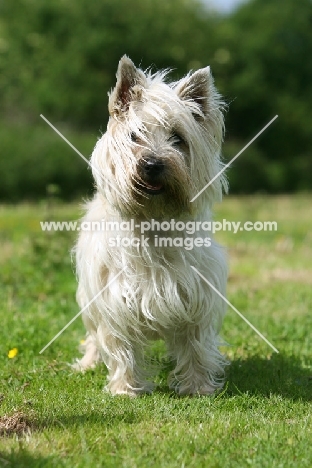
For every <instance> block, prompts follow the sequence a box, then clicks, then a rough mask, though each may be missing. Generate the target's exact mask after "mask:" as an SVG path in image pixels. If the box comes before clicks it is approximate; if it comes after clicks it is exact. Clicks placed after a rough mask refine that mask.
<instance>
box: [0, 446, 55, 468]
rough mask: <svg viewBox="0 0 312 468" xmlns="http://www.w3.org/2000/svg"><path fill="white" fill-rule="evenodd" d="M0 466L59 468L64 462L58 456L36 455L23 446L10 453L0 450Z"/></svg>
mask: <svg viewBox="0 0 312 468" xmlns="http://www.w3.org/2000/svg"><path fill="white" fill-rule="evenodd" d="M0 466H1V467H3V468H5V467H14V468H45V467H47V468H54V467H55V468H61V467H62V466H64V464H63V462H62V460H61V459H60V458H59V457H54V456H48V457H42V456H40V455H39V456H36V455H33V454H31V453H30V452H28V450H26V449H25V448H20V449H19V450H16V451H13V452H12V453H10V454H2V453H1V452H0Z"/></svg>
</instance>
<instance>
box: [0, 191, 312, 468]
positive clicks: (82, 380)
mask: <svg viewBox="0 0 312 468" xmlns="http://www.w3.org/2000/svg"><path fill="white" fill-rule="evenodd" d="M78 217H79V206H78V204H77V205H60V204H55V205H51V204H46V203H42V204H39V205H26V204H24V205H17V206H14V207H13V206H2V207H1V208H0V228H1V230H0V241H1V244H0V245H1V247H0V249H1V250H0V271H1V289H0V311H1V312H0V314H1V328H2V339H1V343H0V355H1V361H0V362H1V363H0V366H1V367H0V385H1V388H0V415H1V418H0V466H1V467H2V466H3V467H14V468H20V467H27V468H28V467H31V468H37V467H38V468H41V467H57V468H59V467H66V468H67V467H68V468H76V467H77V468H78V467H92V468H96V467H99V468H100V467H127V468H128V467H140V468H141V467H196V468H197V467H216V468H217V467H220V468H221V467H222V468H226V467H231V468H233V467H234V468H235V467H249V466H251V467H259V468H266V467H268V468H272V467H279V468H280V467H281V468H282V467H293V466H298V467H300V468H303V467H310V466H311V464H312V443H311V442H312V416H311V413H312V410H311V401H312V369H311V365H312V356H311V329H312V315H311V285H312V267H311V265H312V242H311V240H312V230H311V219H312V203H311V196H308V195H306V196H296V197H286V196H285V197H266V196H257V197H252V198H231V197H229V198H228V199H226V200H225V201H224V203H223V204H221V205H220V206H218V207H217V210H216V219H218V220H222V219H223V218H226V219H227V220H233V221H238V220H240V221H244V220H248V221H256V220H276V221H277V222H278V231H277V232H255V231H252V232H238V233H237V234H236V235H235V234H233V233H231V232H222V233H218V236H217V237H218V238H219V240H220V241H221V242H222V243H223V244H225V245H226V246H227V247H228V252H229V263H230V276H229V284H228V298H229V300H230V301H231V303H232V304H234V305H235V306H236V308H237V309H238V310H240V311H241V312H242V313H243V314H244V315H245V316H246V317H247V318H248V319H249V320H250V321H251V322H252V323H253V324H254V325H255V326H256V327H257V328H258V329H259V330H260V331H261V332H262V333H263V334H264V335H265V336H266V337H267V338H268V339H269V340H270V341H271V342H272V343H273V344H274V346H276V347H277V348H278V350H279V354H276V353H274V352H273V351H272V350H271V348H269V347H268V345H267V344H266V343H264V342H263V341H262V340H261V339H260V338H259V337H258V336H257V335H256V334H255V333H254V332H253V331H252V330H251V329H250V328H249V327H248V326H247V325H246V324H245V322H243V321H242V320H241V319H240V318H239V317H238V316H237V315H236V314H235V313H234V312H233V311H232V310H231V309H229V310H228V315H227V317H226V320H225V322H224V327H223V331H222V333H223V337H224V339H225V340H226V341H227V342H228V343H230V345H229V346H228V347H226V348H224V351H225V353H226V354H227V355H228V357H229V359H230V361H231V365H230V366H229V368H228V375H227V383H226V385H225V387H224V390H223V391H222V392H220V393H219V394H218V395H216V396H214V397H201V398H200V397H198V398H189V397H185V398H179V397H177V396H176V395H174V394H173V393H171V392H170V391H169V389H168V388H167V387H166V372H167V371H166V362H164V365H163V368H162V370H161V372H160V375H159V377H158V383H159V386H158V389H157V391H156V392H155V393H154V394H153V395H152V396H143V397H140V398H137V399H129V398H128V397H111V396H110V395H108V394H105V393H104V392H103V391H102V388H103V385H104V381H105V374H106V371H105V368H104V366H99V367H98V368H97V369H95V370H93V371H89V372H87V373H85V374H77V373H73V372H72V370H71V369H70V367H69V366H68V363H70V362H72V361H73V360H74V358H75V357H77V356H78V352H77V346H78V344H79V341H80V339H82V338H83V336H84V331H83V326H82V323H81V320H79V319H78V320H76V321H75V322H74V323H73V324H72V325H71V326H70V328H68V329H67V330H66V331H65V332H64V333H63V334H62V335H61V336H60V337H59V338H58V339H57V340H56V341H55V342H54V343H53V344H52V345H51V346H50V347H49V348H48V349H47V350H46V351H45V352H44V353H43V354H41V355H40V354H39V351H40V350H41V349H42V348H43V346H44V345H45V344H47V343H48V342H49V341H50V339H51V338H52V337H53V336H54V335H55V334H56V333H57V332H58V331H59V330H60V329H61V328H62V327H63V326H65V325H66V324H67V322H68V321H69V320H70V319H71V318H72V317H73V316H74V315H75V314H76V313H77V312H78V308H77V305H76V303H75V289H76V280H75V276H74V272H73V267H72V264H71V260H70V249H71V246H72V244H73V242H74V238H75V233H68V232H67V233H65V232H63V233H62V232H57V233H49V234H48V233H42V232H41V231H40V226H39V220H44V219H50V218H51V219H55V220H66V219H77V218H78ZM14 348H17V350H18V353H17V355H16V356H15V357H12V358H9V357H8V353H9V351H10V350H13V349H14ZM161 350H162V348H161V346H160V347H159V346H158V345H157V346H155V348H154V354H155V356H160V357H161V356H162V355H161ZM13 354H14V353H13Z"/></svg>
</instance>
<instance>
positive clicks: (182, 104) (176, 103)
mask: <svg viewBox="0 0 312 468" xmlns="http://www.w3.org/2000/svg"><path fill="white" fill-rule="evenodd" d="M166 75H167V72H166V71H165V72H158V73H156V74H154V75H153V74H151V73H150V72H149V71H148V72H146V73H144V72H143V71H142V70H140V69H138V68H136V67H135V66H134V64H133V63H132V61H131V60H130V59H129V58H128V57H126V56H124V57H122V59H121V60H120V62H119V66H118V70H117V83H116V86H115V88H114V89H113V91H112V92H111V93H110V95H109V112H110V119H109V122H108V127H107V132H106V133H105V134H104V135H103V136H102V138H101V139H100V140H99V141H98V143H97V145H96V147H95V149H94V152H93V155H92V159H91V164H92V168H93V175H94V178H95V180H96V184H97V188H98V190H99V191H100V192H101V193H102V194H103V195H104V196H105V198H106V199H107V200H108V202H109V203H110V204H111V205H113V206H114V207H115V208H116V209H118V210H119V211H120V212H121V213H122V215H123V216H132V215H135V216H141V217H142V218H144V217H147V218H151V217H154V218H164V217H170V216H180V215H182V214H191V213H193V214H195V213H196V212H198V211H202V210H203V209H204V207H206V208H209V207H211V205H212V203H213V202H214V201H216V200H220V199H221V196H222V185H224V183H225V180H224V178H223V177H222V176H221V177H219V178H216V180H215V181H214V182H213V183H212V184H211V185H210V186H209V187H208V188H207V189H206V190H205V191H204V192H203V193H202V194H201V195H200V196H199V197H198V198H197V199H196V200H195V201H194V202H193V203H192V202H191V200H192V198H193V197H195V196H196V194H197V193H198V192H199V191H200V190H201V189H202V188H203V187H204V186H205V185H207V184H208V183H209V181H210V180H212V179H213V177H214V176H216V175H217V174H218V173H219V171H220V170H221V163H220V148H221V143H222V136H223V114H222V107H223V104H222V101H221V99H220V96H219V94H218V93H217V91H216V89H215V87H214V85H213V79H212V77H211V74H210V69H209V67H207V68H203V69H201V70H198V71H196V72H194V73H192V74H191V73H190V74H188V75H187V76H186V77H184V78H183V79H182V80H180V81H178V82H175V83H170V84H167V83H166V81H165V78H166Z"/></svg>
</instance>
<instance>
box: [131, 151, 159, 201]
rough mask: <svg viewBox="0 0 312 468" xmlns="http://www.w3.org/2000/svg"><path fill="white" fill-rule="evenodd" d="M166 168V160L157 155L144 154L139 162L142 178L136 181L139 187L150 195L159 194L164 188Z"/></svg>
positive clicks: (139, 172) (139, 171)
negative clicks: (163, 181)
mask: <svg viewBox="0 0 312 468" xmlns="http://www.w3.org/2000/svg"><path fill="white" fill-rule="evenodd" d="M164 169H165V164H164V162H163V161H162V160H161V159H159V158H157V157H156V156H153V155H151V156H144V157H143V158H142V159H140V161H139V162H138V174H139V176H140V179H139V180H138V181H137V182H136V184H137V186H138V189H139V190H141V191H143V192H145V193H148V194H150V195H157V194H159V193H161V192H162V191H163V189H164V187H163V184H162V181H161V179H162V175H163V172H164Z"/></svg>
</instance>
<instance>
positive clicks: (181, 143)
mask: <svg viewBox="0 0 312 468" xmlns="http://www.w3.org/2000/svg"><path fill="white" fill-rule="evenodd" d="M222 108H223V103H222V101H221V99H220V96H219V94H218V93H217V91H216V89H215V87H214V85H213V79H212V77H211V74H210V69H209V67H207V68H203V69H201V70H198V71H196V72H194V73H192V74H188V75H187V76H186V77H184V78H183V79H182V80H180V81H178V82H176V83H170V84H168V83H166V72H159V73H156V74H154V75H152V74H151V72H149V71H148V72H146V73H144V72H143V71H142V70H140V69H137V68H136V67H135V66H134V64H133V63H132V61H131V60H130V59H129V58H128V57H126V56H124V57H123V58H122V59H121V60H120V63H119V66H118V71H117V83H116V86H115V88H114V90H113V91H112V92H111V94H110V96H109V112H110V119H109V122H108V127H107V132H106V133H105V134H104V135H103V136H102V137H101V139H100V140H99V141H98V142H97V144H96V147H95V149H94V152H93V154H92V158H91V165H92V171H93V176H94V179H95V182H96V187H97V193H96V195H95V197H94V199H93V200H92V201H91V202H90V203H89V204H88V206H87V213H86V215H85V217H84V219H83V223H82V226H84V229H81V232H80V236H79V239H78V242H77V245H76V261H77V274H78V279H79V286H78V292H77V300H78V303H79V306H80V307H81V308H83V307H85V308H86V309H85V311H84V313H83V321H84V324H85V326H86V329H87V339H86V343H85V346H84V348H85V355H84V357H83V358H82V359H81V360H80V361H78V362H77V364H76V368H79V369H82V370H83V369H87V368H89V367H93V366H94V365H95V363H96V362H98V361H99V360H103V361H104V362H105V364H106V366H107V368H108V372H109V376H108V385H107V388H108V389H109V390H110V391H111V393H112V394H124V393H126V394H129V395H135V394H138V393H141V392H150V391H152V389H153V383H152V382H151V381H150V380H149V378H150V377H151V375H150V369H149V366H148V365H147V363H146V361H145V360H144V351H145V349H146V346H147V345H148V342H149V340H152V339H159V338H160V339H163V340H164V341H165V343H166V346H167V349H168V353H169V355H170V357H171V358H172V361H173V362H174V370H173V371H172V372H171V373H170V375H169V377H168V383H169V386H170V388H172V389H174V390H175V391H176V392H177V393H179V394H209V393H212V392H213V391H214V390H215V389H216V388H218V387H220V386H222V383H223V376H224V367H225V365H226V360H225V358H224V357H223V356H222V354H221V353H220V351H219V350H218V346H219V338H218V333H219V330H220V327H221V324H222V319H223V316H224V313H225V303H224V301H223V300H222V298H221V297H220V296H219V295H218V294H216V293H215V292H214V291H213V290H212V289H211V287H210V286H209V285H208V284H207V283H206V282H205V281H203V280H202V279H201V278H200V277H199V275H198V274H197V273H196V271H194V270H193V269H192V268H191V266H193V267H195V268H196V269H197V270H198V271H199V272H200V273H201V274H202V275H203V276H204V277H206V278H207V280H209V282H210V283H211V284H213V285H214V287H215V288H216V289H218V290H219V291H220V293H221V294H222V295H225V289H226V281H227V266H226V260H225V253H224V251H223V249H222V248H221V247H220V246H219V245H218V244H217V243H216V242H215V241H214V240H213V239H212V238H211V233H210V232H208V233H207V229H204V228H203V227H204V226H205V223H206V224H207V222H208V221H211V209H212V206H213V203H214V202H215V201H220V200H221V198H222V188H223V186H226V182H225V180H224V178H223V177H222V176H221V177H218V178H216V180H214V182H213V183H212V184H211V185H209V187H208V188H207V189H206V190H205V191H204V192H203V193H202V194H201V195H200V196H199V197H197V198H196V200H194V201H193V202H191V200H192V198H193V197H195V196H196V194H197V193H198V192H199V191H200V190H201V189H202V188H203V187H204V186H205V185H207V184H208V182H209V181H211V180H212V179H213V177H214V176H216V175H217V174H218V173H219V171H220V170H221V168H222V165H221V162H220V147H221V143H222V137H223V114H222ZM87 226H89V227H90V229H87ZM99 226H101V227H102V228H103V229H99ZM92 227H93V229H92ZM112 229H113V230H112ZM190 232H191V233H192V236H193V237H190V234H189V233H190ZM207 234H208V235H209V237H207ZM86 306H87V307H86Z"/></svg>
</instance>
